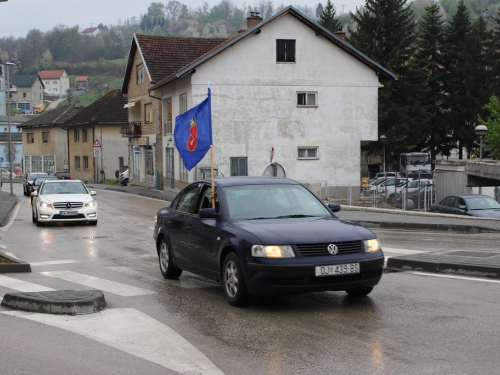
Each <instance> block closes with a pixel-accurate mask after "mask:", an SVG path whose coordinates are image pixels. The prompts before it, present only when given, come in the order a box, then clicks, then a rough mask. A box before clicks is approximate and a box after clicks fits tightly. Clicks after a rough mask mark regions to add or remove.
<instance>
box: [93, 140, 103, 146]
mask: <svg viewBox="0 0 500 375" xmlns="http://www.w3.org/2000/svg"><path fill="white" fill-rule="evenodd" d="M94 147H101V142H99V140H98V139H96V140H95V142H94Z"/></svg>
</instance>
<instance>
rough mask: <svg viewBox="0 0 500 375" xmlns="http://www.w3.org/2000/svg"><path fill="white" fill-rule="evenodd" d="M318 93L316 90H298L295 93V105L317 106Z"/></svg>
mask: <svg viewBox="0 0 500 375" xmlns="http://www.w3.org/2000/svg"><path fill="white" fill-rule="evenodd" d="M317 99H318V93H317V92H298V93H297V106H299V107H303V106H306V107H317V106H318V100H317Z"/></svg>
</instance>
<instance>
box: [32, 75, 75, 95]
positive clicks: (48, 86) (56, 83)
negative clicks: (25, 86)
mask: <svg viewBox="0 0 500 375" xmlns="http://www.w3.org/2000/svg"><path fill="white" fill-rule="evenodd" d="M38 76H39V77H40V79H41V80H42V82H43V84H44V85H45V92H46V93H47V94H49V95H55V96H65V95H66V90H68V89H69V77H68V75H67V74H66V71H65V70H41V71H39V72H38Z"/></svg>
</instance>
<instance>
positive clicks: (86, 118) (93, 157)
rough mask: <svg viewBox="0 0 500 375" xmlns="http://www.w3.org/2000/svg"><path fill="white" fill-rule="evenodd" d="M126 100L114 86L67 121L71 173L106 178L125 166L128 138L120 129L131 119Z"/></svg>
mask: <svg viewBox="0 0 500 375" xmlns="http://www.w3.org/2000/svg"><path fill="white" fill-rule="evenodd" d="M126 103H127V99H126V98H125V97H124V96H123V95H122V94H121V92H120V90H113V91H110V92H109V93H107V94H106V95H105V96H103V97H102V98H100V99H99V100H97V101H95V102H94V103H92V104H90V105H89V106H88V107H85V108H84V109H83V110H81V111H80V112H79V113H78V114H76V115H75V116H73V117H72V118H71V119H69V120H67V121H65V123H64V124H63V125H62V128H63V129H65V130H67V132H68V160H69V172H70V173H71V176H73V177H74V178H77V179H80V180H82V181H85V182H86V183H88V182H90V181H92V182H104V181H105V180H106V179H115V171H116V170H119V171H123V170H124V169H125V168H126V166H127V164H126V163H127V162H128V161H127V158H128V151H127V146H128V142H127V139H125V138H123V137H122V136H121V132H120V131H121V128H122V127H123V126H124V125H126V124H127V123H128V114H127V109H125V108H124V106H125V104H126Z"/></svg>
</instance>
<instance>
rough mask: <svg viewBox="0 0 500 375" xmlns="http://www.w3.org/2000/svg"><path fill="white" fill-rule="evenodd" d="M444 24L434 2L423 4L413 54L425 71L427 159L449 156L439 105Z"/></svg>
mask: <svg viewBox="0 0 500 375" xmlns="http://www.w3.org/2000/svg"><path fill="white" fill-rule="evenodd" d="M444 32H445V26H444V20H443V18H442V16H441V13H440V7H439V5H438V4H433V5H430V6H426V7H425V8H424V13H423V15H422V19H421V20H420V21H419V22H418V41H417V53H416V57H417V59H418V62H419V64H420V67H421V68H422V69H423V71H424V74H425V87H426V88H425V95H424V97H423V102H422V104H423V106H424V107H425V110H426V111H427V113H428V117H427V119H428V123H427V124H426V125H427V127H428V141H427V147H428V148H429V150H430V152H431V160H436V154H437V153H441V154H442V155H449V154H450V149H451V147H452V144H453V143H452V142H451V141H450V140H449V137H448V134H449V130H448V128H447V127H446V123H445V122H444V121H443V109H442V104H443V100H444V99H445V97H444V95H445V93H444V89H443V82H444V74H445V71H444V54H443V49H444V45H445V34H444Z"/></svg>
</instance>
